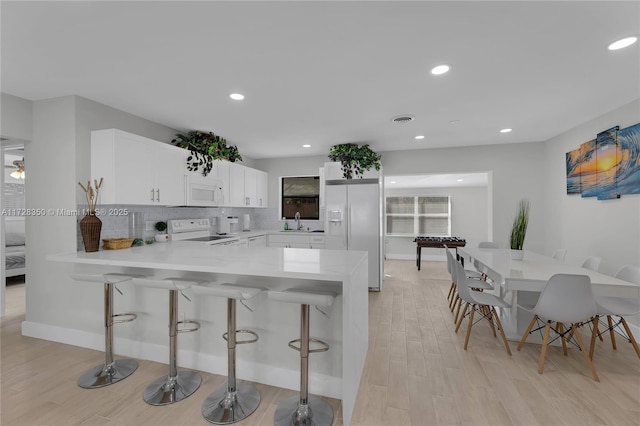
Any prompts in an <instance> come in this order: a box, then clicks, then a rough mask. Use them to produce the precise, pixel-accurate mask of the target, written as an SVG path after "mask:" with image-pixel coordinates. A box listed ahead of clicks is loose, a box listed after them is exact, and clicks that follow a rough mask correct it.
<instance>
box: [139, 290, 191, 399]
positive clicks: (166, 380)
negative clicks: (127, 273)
mask: <svg viewBox="0 0 640 426" xmlns="http://www.w3.org/2000/svg"><path fill="white" fill-rule="evenodd" d="M133 283H134V284H135V285H138V286H141V287H150V288H156V289H162V290H169V374H168V375H166V376H161V377H159V378H157V379H156V380H154V381H153V382H151V384H149V385H148V386H147V387H146V389H145V390H144V392H143V394H142V397H143V399H144V401H145V402H146V403H147V404H151V405H168V404H173V403H175V402H178V401H182V400H183V399H185V398H187V397H188V396H189V395H191V394H192V393H194V392H195V391H196V390H197V389H198V388H199V387H200V383H201V382H202V378H201V377H200V375H199V374H198V373H196V372H194V371H188V370H182V371H180V372H178V363H177V353H178V339H177V337H178V333H188V332H193V331H197V330H198V329H199V328H200V324H199V323H198V322H197V321H191V320H183V321H178V293H180V294H182V296H183V297H184V298H185V299H187V300H189V301H191V299H189V298H188V297H187V296H185V295H184V293H183V290H187V289H189V288H191V287H192V286H195V285H197V284H201V282H200V281H196V280H192V279H185V278H166V279H157V278H134V279H133ZM181 325H186V326H185V327H183V328H180V326H181Z"/></svg>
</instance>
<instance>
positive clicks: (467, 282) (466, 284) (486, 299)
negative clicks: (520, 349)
mask: <svg viewBox="0 0 640 426" xmlns="http://www.w3.org/2000/svg"><path fill="white" fill-rule="evenodd" d="M452 270H453V274H454V276H455V279H456V283H457V285H458V295H459V296H460V298H461V300H464V302H465V305H464V310H463V311H462V315H461V316H460V318H459V319H458V321H457V323H456V333H457V332H458V330H459V329H460V325H462V321H463V320H464V318H465V317H466V316H467V311H469V314H468V316H469V322H468V324H467V334H466V336H465V338H464V350H467V346H468V344H469V337H470V336H471V328H472V327H473V324H474V322H473V318H474V315H475V313H476V312H478V313H479V314H480V315H482V318H484V319H486V320H487V321H488V322H489V325H490V326H491V331H492V332H493V336H494V337H496V326H497V328H498V330H499V331H500V335H501V336H502V341H503V342H504V347H505V348H506V349H507V353H508V354H509V355H511V349H510V348H509V342H507V336H505V334H504V329H503V327H502V323H501V322H500V318H499V316H498V312H497V311H496V307H498V308H503V309H508V308H510V307H511V306H510V305H509V304H508V303H507V302H505V301H504V300H502V299H501V298H499V297H498V296H496V295H493V294H490V293H485V292H480V291H472V290H471V287H472V286H475V285H476V283H477V282H478V281H477V280H473V279H470V278H467V277H466V276H465V275H464V269H463V268H462V265H461V264H460V263H459V262H454V264H453V268H452ZM481 282H482V281H481ZM494 321H495V326H494Z"/></svg>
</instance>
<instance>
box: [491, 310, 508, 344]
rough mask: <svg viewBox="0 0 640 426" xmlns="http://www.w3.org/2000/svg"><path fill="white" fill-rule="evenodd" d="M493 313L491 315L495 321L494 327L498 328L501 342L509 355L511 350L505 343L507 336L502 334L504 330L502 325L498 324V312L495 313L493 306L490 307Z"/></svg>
mask: <svg viewBox="0 0 640 426" xmlns="http://www.w3.org/2000/svg"><path fill="white" fill-rule="evenodd" d="M491 309H492V311H493V315H494V317H495V319H496V325H497V326H498V330H500V335H501V336H502V341H503V342H504V347H505V348H507V353H508V354H509V355H511V348H509V342H507V336H505V334H504V329H503V328H502V323H501V322H500V317H498V311H496V308H495V306H492V307H491Z"/></svg>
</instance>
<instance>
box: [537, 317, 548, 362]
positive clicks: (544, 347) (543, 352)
mask: <svg viewBox="0 0 640 426" xmlns="http://www.w3.org/2000/svg"><path fill="white" fill-rule="evenodd" d="M549 331H551V321H547V323H546V325H545V326H544V338H543V339H542V350H541V351H540V361H539V362H538V373H539V374H542V371H543V370H544V358H545V357H546V356H547V345H549Z"/></svg>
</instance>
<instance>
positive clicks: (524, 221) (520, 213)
mask: <svg viewBox="0 0 640 426" xmlns="http://www.w3.org/2000/svg"><path fill="white" fill-rule="evenodd" d="M528 224H529V201H527V200H520V201H519V202H518V208H517V210H516V217H515V218H514V219H513V225H512V226H511V258H512V259H514V260H522V259H523V258H524V252H523V251H522V246H523V245H524V237H525V235H526V234H527V225H528Z"/></svg>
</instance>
